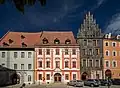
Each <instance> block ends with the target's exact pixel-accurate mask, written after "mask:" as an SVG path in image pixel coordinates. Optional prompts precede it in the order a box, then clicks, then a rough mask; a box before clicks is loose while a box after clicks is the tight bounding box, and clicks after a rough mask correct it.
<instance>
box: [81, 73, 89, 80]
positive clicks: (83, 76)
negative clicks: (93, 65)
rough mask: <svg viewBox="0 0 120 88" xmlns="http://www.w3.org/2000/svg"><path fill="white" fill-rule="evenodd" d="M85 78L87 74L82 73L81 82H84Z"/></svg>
mask: <svg viewBox="0 0 120 88" xmlns="http://www.w3.org/2000/svg"><path fill="white" fill-rule="evenodd" d="M87 76H88V74H87V72H84V73H82V75H81V80H86V79H87Z"/></svg>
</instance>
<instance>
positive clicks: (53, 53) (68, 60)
mask: <svg viewBox="0 0 120 88" xmlns="http://www.w3.org/2000/svg"><path fill="white" fill-rule="evenodd" d="M38 40H39V42H38V43H36V45H35V81H36V82H38V83H39V82H40V83H53V82H63V83H67V82H68V81H69V80H73V79H80V51H79V45H78V44H77V43H76V39H75V38H74V35H73V33H72V32H71V31H70V32H47V31H43V32H42V33H41V36H40V39H38Z"/></svg>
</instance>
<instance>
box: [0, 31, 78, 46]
mask: <svg viewBox="0 0 120 88" xmlns="http://www.w3.org/2000/svg"><path fill="white" fill-rule="evenodd" d="M44 38H46V39H47V40H48V41H49V43H48V44H49V45H52V44H54V40H55V39H56V38H57V39H59V40H60V44H64V45H65V41H66V40H67V39H69V40H70V41H71V44H77V43H76V39H75V38H74V35H73V33H72V31H64V32H61V31H43V32H34V33H31V32H11V31H8V32H7V33H6V34H5V35H4V36H3V37H2V38H1V40H0V46H1V47H3V43H4V45H7V47H10V48H21V47H22V43H24V44H25V45H27V47H30V48H33V47H34V46H35V45H43V39H44ZM58 45H59V44H58Z"/></svg>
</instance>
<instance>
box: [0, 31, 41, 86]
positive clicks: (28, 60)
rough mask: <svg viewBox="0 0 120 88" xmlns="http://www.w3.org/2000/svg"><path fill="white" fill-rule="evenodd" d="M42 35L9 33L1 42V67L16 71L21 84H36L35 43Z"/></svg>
mask: <svg viewBox="0 0 120 88" xmlns="http://www.w3.org/2000/svg"><path fill="white" fill-rule="evenodd" d="M39 36H40V33H25V32H7V33H6V34H5V35H4V36H3V37H2V38H1V42H0V65H2V66H4V67H7V68H10V69H15V70H16V71H17V75H18V77H19V79H18V81H19V82H20V83H27V84H28V83H30V84H31V83H33V82H34V47H33V45H34V43H35V42H36V40H35V38H38V37H39Z"/></svg>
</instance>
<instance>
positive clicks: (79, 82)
mask: <svg viewBox="0 0 120 88" xmlns="http://www.w3.org/2000/svg"><path fill="white" fill-rule="evenodd" d="M74 86H75V87H83V86H84V82H83V81H82V80H76V82H75V83H74Z"/></svg>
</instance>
